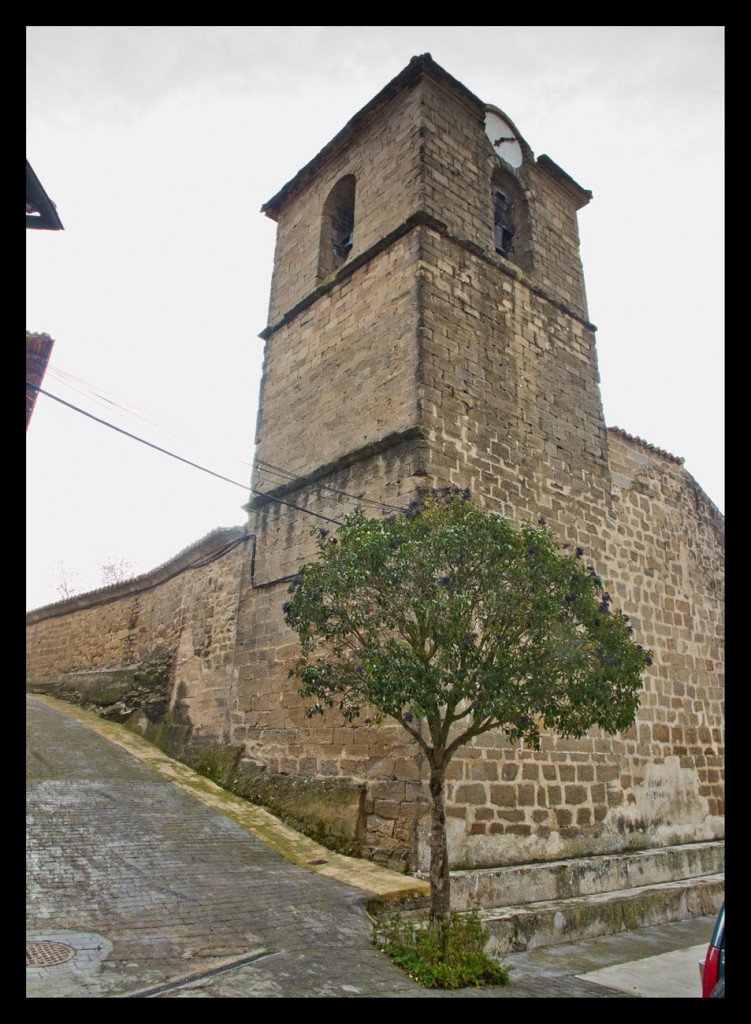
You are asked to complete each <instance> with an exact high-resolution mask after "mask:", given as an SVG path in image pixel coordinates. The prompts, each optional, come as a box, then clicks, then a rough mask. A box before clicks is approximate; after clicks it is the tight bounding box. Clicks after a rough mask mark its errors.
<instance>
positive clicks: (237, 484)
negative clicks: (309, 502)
mask: <svg viewBox="0 0 751 1024" xmlns="http://www.w3.org/2000/svg"><path fill="white" fill-rule="evenodd" d="M26 387H27V388H33V389H34V391H36V392H37V394H40V395H45V396H46V397H47V398H52V399H54V401H56V402H60V404H61V405H65V406H67V407H68V408H69V409H73V410H75V412H80V413H81V415H83V416H87V417H88V418H89V419H91V420H94V421H95V422H96V423H101V424H102V425H103V426H105V427H109V428H110V429H111V430H116V431H117V432H118V433H119V434H125V436H126V437H130V438H132V439H133V440H134V441H140V442H141V444H145V445H147V446H148V447H149V448H153V449H154V450H155V451H158V452H162V454H163V455H169V456H170V457H171V458H173V459H177V460H178V461H179V462H184V463H185V464H186V465H187V466H192V467H193V468H194V469H200V470H201V472H202V473H208V474H209V475H210V476H215V477H216V478H217V479H218V480H224V481H225V482H226V483H228V484H233V485H234V486H235V487H242V489H243V490H244V491H250V493H251V494H256V495H258V496H259V497H260V498H266V499H268V500H269V501H275V502H276V503H277V504H279V505H286V506H287V507H288V508H293V509H295V510H296V511H297V512H303V513H304V514H305V515H307V516H315V517H316V519H323V520H325V521H326V522H327V523H334V525H335V526H341V525H342V522H341V520H339V519H332V518H331V517H330V516H324V515H322V514H321V513H320V512H311V511H310V509H307V508H302V506H301V505H295V504H293V503H292V502H291V501H284V499H283V498H275V497H274V495H273V494H267V493H266V492H265V491H259V490H256V489H255V488H253V487H248V485H247V484H241V483H240V482H239V481H237V480H231V479H230V477H228V476H223V475H222V474H221V473H215V472H214V470H213V469H207V468H206V467H205V466H200V465H199V464H198V463H197V462H191V460H190V459H185V458H183V456H182V455H176V454H175V452H171V451H168V450H167V449H166V448H162V447H160V445H158V444H152V442H151V441H146V440H145V439H144V438H143V437H138V435H137V434H131V433H130V431H128V430H123V429H122V427H116V426H115V425H114V423H108V422H107V420H103V419H101V418H100V417H99V416H94V415H93V413H90V412H86V410H85V409H81V408H79V407H78V406H77V405H73V403H72V402H66V401H65V399H64V398H58V397H57V395H53V394H50V392H49V391H45V390H44V389H43V388H40V387H37V385H36V384H32V383H31V382H30V381H26Z"/></svg>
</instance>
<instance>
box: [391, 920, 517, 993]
mask: <svg viewBox="0 0 751 1024" xmlns="http://www.w3.org/2000/svg"><path fill="white" fill-rule="evenodd" d="M445 927H446V928H447V930H448V936H447V944H446V952H445V955H444V953H443V952H442V942H441V937H442V933H441V925H440V924H439V923H438V922H434V921H426V920H425V919H417V920H405V919H404V918H403V917H402V915H401V914H395V915H393V916H391V917H389V918H386V919H384V920H381V921H379V922H378V923H377V925H376V926H375V931H374V937H373V941H374V943H375V945H376V946H377V947H378V948H379V949H380V950H382V951H383V952H384V953H385V954H386V956H388V957H389V959H390V960H392V961H393V963H395V964H396V965H397V967H401V969H402V970H403V971H405V972H406V973H407V974H408V975H409V976H410V978H413V979H414V980H415V981H417V982H419V983H420V984H421V985H424V986H425V987H426V988H472V987H480V986H483V985H508V984H509V981H510V977H509V972H510V970H511V968H509V967H502V966H501V965H500V964H499V963H498V962H497V961H496V960H493V959H492V958H491V957H490V956H488V954H487V953H486V952H485V944H486V942H487V940H488V937H489V934H490V933H489V931H488V929H487V928H485V927H484V926H483V924H482V922H481V920H480V918H479V916H478V914H477V913H476V911H472V912H471V913H469V914H460V915H459V914H456V915H452V917H451V919H450V921H449V923H448V925H446V926H445Z"/></svg>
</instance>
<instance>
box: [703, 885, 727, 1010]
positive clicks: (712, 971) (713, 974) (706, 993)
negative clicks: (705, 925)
mask: <svg viewBox="0 0 751 1024" xmlns="http://www.w3.org/2000/svg"><path fill="white" fill-rule="evenodd" d="M699 971H700V972H701V994H702V997H703V998H704V999H724V998H725V904H724V903H723V904H722V910H721V911H720V913H719V914H718V916H717V923H716V924H715V927H714V932H713V933H712V938H711V940H710V943H709V946H707V955H706V957H705V959H704V960H702V962H701V963H700V964H699Z"/></svg>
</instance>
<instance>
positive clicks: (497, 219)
mask: <svg viewBox="0 0 751 1024" xmlns="http://www.w3.org/2000/svg"><path fill="white" fill-rule="evenodd" d="M491 202H492V206H493V245H494V248H495V251H496V252H497V253H498V254H499V256H503V258H504V259H507V260H511V262H512V263H515V264H516V265H517V266H518V267H519V268H520V269H521V270H524V271H525V272H526V273H531V271H532V268H533V258H532V240H531V237H530V230H529V210H528V206H527V199H526V196H525V194H524V189H523V188H522V185H521V183H520V182H519V180H518V178H517V177H516V176H515V175H514V174H512V173H511V172H510V171H508V170H502V169H501V168H498V169H497V170H496V172H495V173H494V174H493V177H492V180H491Z"/></svg>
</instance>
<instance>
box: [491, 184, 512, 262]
mask: <svg viewBox="0 0 751 1024" xmlns="http://www.w3.org/2000/svg"><path fill="white" fill-rule="evenodd" d="M493 232H494V238H495V251H496V252H499V253H500V254H501V256H510V255H511V253H512V252H513V250H514V235H515V234H516V225H515V224H514V204H513V202H512V201H511V198H510V197H509V196H508V195H507V194H506V193H505V192H503V191H501V189H500V188H499V187H498V186H497V185H493Z"/></svg>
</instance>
